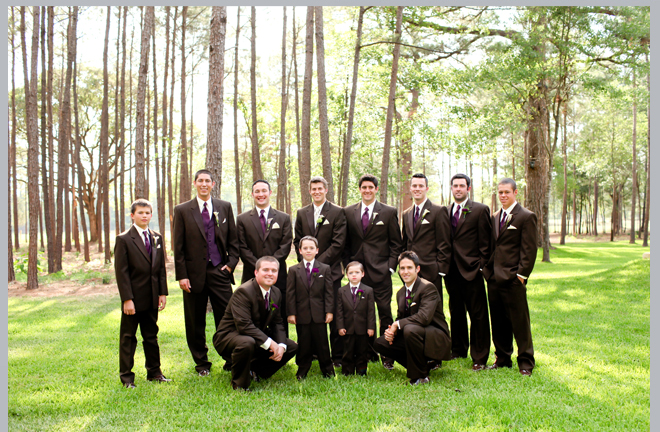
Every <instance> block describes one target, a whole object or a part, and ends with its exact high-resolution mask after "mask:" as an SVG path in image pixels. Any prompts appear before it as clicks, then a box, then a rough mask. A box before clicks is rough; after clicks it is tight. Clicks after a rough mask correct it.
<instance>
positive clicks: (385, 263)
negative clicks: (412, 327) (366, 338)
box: [343, 174, 403, 369]
mask: <svg viewBox="0 0 660 432" xmlns="http://www.w3.org/2000/svg"><path fill="white" fill-rule="evenodd" d="M358 186H359V188H360V195H362V201H361V202H359V203H357V204H353V205H351V206H348V207H346V208H344V215H346V227H347V235H346V246H345V248H344V255H343V261H344V267H346V265H347V264H348V263H349V262H350V261H358V262H360V263H362V265H363V266H364V279H363V281H364V283H365V284H367V285H369V286H370V287H372V288H373V289H374V297H375V298H376V307H377V308H378V317H379V319H380V324H379V327H380V334H381V335H383V334H384V333H385V329H386V328H387V327H388V326H389V325H390V324H392V321H393V320H392V307H391V302H392V274H394V271H395V270H396V266H397V257H398V256H399V254H400V253H401V250H402V248H403V245H402V241H401V231H400V229H399V218H398V217H397V211H396V208H394V207H391V206H388V205H386V204H382V203H380V202H378V201H376V192H378V179H377V178H376V177H375V176H373V175H371V174H365V175H363V176H362V177H360V180H359V181H358ZM383 366H384V367H385V368H386V369H392V368H393V367H394V366H393V364H392V361H391V359H388V358H383Z"/></svg>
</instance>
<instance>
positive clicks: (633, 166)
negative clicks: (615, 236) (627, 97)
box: [630, 67, 638, 244]
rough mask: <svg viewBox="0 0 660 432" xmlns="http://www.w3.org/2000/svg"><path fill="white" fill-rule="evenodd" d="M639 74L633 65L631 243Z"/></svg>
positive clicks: (635, 180) (633, 216)
mask: <svg viewBox="0 0 660 432" xmlns="http://www.w3.org/2000/svg"><path fill="white" fill-rule="evenodd" d="M636 92H637V75H636V71H635V68H634V67H633V134H632V197H631V198H632V203H631V205H630V244H635V205H636V204H637V190H638V189H637V187H638V185H637V94H636Z"/></svg>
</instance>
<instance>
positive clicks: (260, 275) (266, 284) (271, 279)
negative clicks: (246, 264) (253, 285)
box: [254, 261, 277, 289]
mask: <svg viewBox="0 0 660 432" xmlns="http://www.w3.org/2000/svg"><path fill="white" fill-rule="evenodd" d="M254 278H255V279H256V280H257V283H258V284H259V285H261V286H262V287H263V288H264V289H270V287H272V286H273V285H275V282H277V263H274V262H271V261H262V262H261V267H259V269H258V270H255V271H254Z"/></svg>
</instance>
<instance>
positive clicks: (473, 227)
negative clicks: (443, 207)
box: [447, 198, 492, 281]
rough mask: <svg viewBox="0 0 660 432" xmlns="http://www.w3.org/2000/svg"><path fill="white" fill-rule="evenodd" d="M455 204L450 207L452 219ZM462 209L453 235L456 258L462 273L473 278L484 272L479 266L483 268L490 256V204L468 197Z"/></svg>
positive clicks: (449, 213)
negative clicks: (481, 271)
mask: <svg viewBox="0 0 660 432" xmlns="http://www.w3.org/2000/svg"><path fill="white" fill-rule="evenodd" d="M455 205H456V203H453V204H452V205H451V206H448V207H447V213H448V215H449V217H450V220H451V215H452V214H453V213H454V206H455ZM465 209H467V210H466V211H464V210H465ZM461 213H462V215H460V216H459V219H458V224H457V225H456V232H454V234H453V235H452V237H451V247H452V258H453V260H454V262H455V263H456V267H457V268H458V271H459V272H460V273H461V276H463V278H465V280H468V281H471V280H474V279H475V278H477V276H480V272H479V269H483V268H484V267H485V266H486V263H487V262H488V259H489V258H490V239H491V235H492V233H491V229H492V226H491V220H490V208H489V207H488V206H486V205H484V204H481V203H478V202H474V201H472V200H471V199H469V198H468V200H467V201H466V202H465V207H463V208H462V209H461ZM450 228H451V224H450ZM449 232H451V229H450V230H449Z"/></svg>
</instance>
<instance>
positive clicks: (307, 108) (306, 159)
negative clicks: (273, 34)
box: [298, 6, 314, 206]
mask: <svg viewBox="0 0 660 432" xmlns="http://www.w3.org/2000/svg"><path fill="white" fill-rule="evenodd" d="M313 38H314V6H307V24H306V33H305V78H304V82H303V97H302V126H301V137H300V139H301V143H300V157H299V159H298V176H299V178H300V201H301V205H302V206H306V205H307V204H309V203H310V202H311V198H310V196H309V191H308V183H309V179H310V177H311V175H312V165H311V154H310V152H311V150H310V148H311V142H310V139H311V117H312V112H311V111H312V74H313V72H312V62H313V60H314V39H313Z"/></svg>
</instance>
